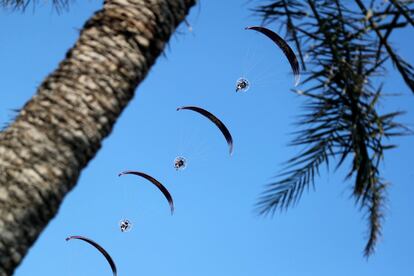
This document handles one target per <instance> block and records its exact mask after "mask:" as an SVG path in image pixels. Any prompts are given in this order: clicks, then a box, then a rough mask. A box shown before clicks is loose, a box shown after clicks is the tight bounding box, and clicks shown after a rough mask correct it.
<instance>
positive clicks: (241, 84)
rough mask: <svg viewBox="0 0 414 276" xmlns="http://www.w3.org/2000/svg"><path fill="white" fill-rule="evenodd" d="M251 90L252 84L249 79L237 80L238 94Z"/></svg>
mask: <svg viewBox="0 0 414 276" xmlns="http://www.w3.org/2000/svg"><path fill="white" fill-rule="evenodd" d="M249 88H250V83H249V81H248V80H247V79H245V78H240V79H238V80H237V82H236V92H239V91H241V92H245V91H247V90H249Z"/></svg>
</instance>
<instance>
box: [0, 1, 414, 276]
mask: <svg viewBox="0 0 414 276" xmlns="http://www.w3.org/2000/svg"><path fill="white" fill-rule="evenodd" d="M101 2H102V1H92V0H91V1H76V2H75V3H74V4H73V5H72V7H71V9H70V11H69V12H63V13H61V14H60V15H59V14H57V13H56V12H54V11H52V9H51V7H50V5H40V6H38V7H37V8H36V10H35V12H33V11H32V10H31V9H29V10H28V11H27V12H26V13H25V14H21V13H19V12H15V13H12V12H9V11H0V23H1V24H0V26H1V28H0V60H1V63H0V76H1V92H0V123H1V124H3V123H6V122H8V121H10V120H11V118H13V116H14V113H13V111H12V109H16V108H20V107H22V105H23V104H24V103H25V102H26V101H27V100H28V99H29V98H30V97H31V96H32V95H33V94H34V93H35V90H36V87H37V86H39V84H40V83H41V82H42V80H43V79H44V78H45V77H46V76H47V75H48V74H49V73H50V72H52V71H53V70H54V69H55V68H56V66H57V64H58V63H59V61H60V60H62V59H63V58H64V55H65V53H66V51H67V50H68V49H69V48H70V47H71V46H72V45H73V43H74V42H75V41H76V39H77V36H78V30H79V29H80V28H81V27H82V25H83V23H84V22H85V20H86V19H87V18H88V17H89V16H91V14H92V13H93V12H94V11H95V10H97V9H98V8H99V7H100V6H101V4H102V3H101ZM243 3H244V1H236V0H231V1H218V0H216V1H202V5H201V7H200V8H194V9H193V10H192V12H191V15H190V16H189V22H190V23H191V24H192V25H193V29H194V31H193V33H189V32H188V30H187V29H186V28H185V26H181V27H180V29H179V30H180V31H181V34H176V35H175V36H174V37H173V38H172V40H171V42H170V44H169V47H168V49H166V56H164V57H160V58H159V59H158V61H157V63H156V65H155V66H154V67H153V68H152V69H151V71H150V73H149V75H148V77H147V79H146V80H145V81H144V82H143V83H142V84H141V85H140V86H139V88H138V89H137V91H136V95H135V97H134V99H133V100H132V101H131V103H130V104H129V106H128V107H127V109H126V110H125V112H124V113H123V114H122V116H121V117H120V118H119V120H118V122H117V123H116V126H115V128H114V131H113V132H112V134H111V135H110V136H109V138H107V139H106V140H105V141H104V143H103V147H102V149H101V150H100V151H99V153H98V155H97V156H96V157H95V158H94V159H93V160H92V161H91V162H90V163H89V165H88V167H87V168H86V169H85V170H84V171H83V172H82V175H81V178H80V180H79V182H78V184H77V185H76V187H75V189H74V190H73V191H71V192H70V193H69V194H68V195H67V197H66V198H65V200H64V202H63V204H62V205H61V208H60V210H59V212H58V214H57V216H56V217H55V218H54V219H53V220H52V221H51V222H50V224H49V225H48V227H47V228H46V230H45V231H44V232H43V233H42V235H41V236H40V238H39V239H38V240H37V242H36V244H35V245H34V246H33V247H32V248H31V250H30V252H29V254H28V255H27V256H26V258H25V259H24V261H23V263H22V265H21V266H20V267H19V268H18V269H17V271H16V274H15V275H17V276H27V275H30V276H32V275H43V276H46V275H51V276H56V275H62V276H66V275H111V274H110V269H109V266H108V265H107V263H106V262H105V260H104V258H103V257H102V256H101V255H100V254H99V253H98V252H97V251H95V250H94V249H93V248H92V247H90V246H89V245H87V244H85V243H82V242H81V241H70V242H65V238H66V237H67V236H69V235H84V236H87V237H89V238H92V239H93V240H95V241H97V242H99V243H100V244H101V245H102V246H103V247H104V248H106V249H107V250H108V252H109V253H110V254H111V255H112V257H113V258H114V260H115V261H116V263H117V266H118V270H119V275H121V276H123V275H124V276H125V275H147V276H151V275H157V276H160V275H171V276H194V275H197V276H207V275H208V276H211V275H215V276H229V275H238V276H251V275H260V276H270V275H272V276H274V275H281V276H282V275H283V276H290V275H295V276H307V275H317V276H325V275H326V276H328V275H329V276H331V275H335V276H342V275H343V276H348V275H354V276H359V275H361V276H368V275H376V276H385V275H401V276H408V275H414V253H413V248H414V237H413V235H412V233H414V222H413V219H412V218H413V211H414V202H413V200H412V195H413V194H414V186H413V178H414V173H413V166H412V164H413V163H414V162H413V161H414V158H413V153H414V150H413V139H414V138H413V137H402V138H397V139H395V140H394V142H395V143H397V144H398V145H399V148H397V149H394V150H392V151H389V152H387V153H386V156H385V162H384V165H383V167H382V171H383V175H384V177H385V178H386V179H387V180H388V181H390V182H391V183H392V185H391V186H390V189H389V204H388V210H387V219H386V221H385V224H384V230H383V234H384V235H383V238H382V239H381V241H380V243H379V244H378V247H377V252H376V254H375V255H374V256H372V258H370V259H369V260H368V261H367V260H366V259H364V258H363V256H362V250H363V247H364V245H365V237H366V230H367V227H366V221H365V220H364V218H363V214H362V213H360V212H358V208H357V207H355V206H354V201H353V200H352V199H350V194H351V191H350V185H351V184H352V183H351V182H346V181H344V176H345V170H339V171H337V172H330V173H326V172H324V171H323V172H322V174H321V176H320V177H319V178H317V181H316V192H314V191H310V192H309V193H305V194H304V196H303V198H302V200H301V201H300V203H299V205H298V206H297V207H295V208H293V209H290V210H289V211H288V212H286V213H283V214H277V215H276V216H275V217H274V218H273V219H270V218H262V217H258V216H257V215H256V214H255V213H254V212H253V209H254V208H253V207H254V203H255V202H256V199H257V196H258V194H259V193H260V192H261V191H263V188H264V185H265V184H266V183H269V182H270V181H271V178H272V176H274V175H275V174H276V173H277V172H278V171H280V169H281V168H282V165H283V162H284V161H286V160H287V159H288V158H290V157H292V156H293V155H294V154H295V153H297V152H298V151H299V150H300V148H291V147H288V146H287V144H288V142H289V141H290V139H291V138H292V136H291V134H290V133H292V132H293V131H295V125H294V124H293V123H294V122H295V118H296V116H297V115H298V114H300V113H301V103H302V98H301V97H300V96H298V95H295V94H294V93H291V92H290V89H291V88H293V77H292V75H291V73H290V67H289V64H288V63H287V61H286V60H285V58H284V57H283V56H282V54H281V51H280V50H279V49H277V48H276V47H275V46H274V45H273V44H272V43H271V42H269V41H268V40H267V39H266V38H265V37H263V36H260V35H259V34H257V33H254V32H253V31H245V30H244V27H245V26H249V25H254V24H258V23H260V19H259V18H258V17H256V16H254V15H253V14H252V12H251V11H250V10H249V8H251V7H252V5H251V4H250V5H245V4H243ZM270 27H271V28H273V29H275V30H277V28H276V27H275V26H270ZM410 37H411V38H410ZM413 37H414V36H413V29H412V28H411V29H407V30H405V31H403V32H399V33H396V34H395V35H394V37H393V40H394V42H395V43H394V45H396V46H397V48H398V49H399V50H400V53H401V55H403V56H404V57H406V58H407V59H408V60H409V61H410V62H411V64H414V54H413V51H412V47H413ZM389 69H390V70H389V74H388V76H387V77H386V81H387V85H386V86H385V88H386V90H387V92H390V93H401V94H402V95H401V96H400V97H387V98H385V99H384V100H383V101H382V102H381V108H382V109H383V110H384V111H389V110H406V111H407V112H408V113H407V114H406V115H405V116H404V117H402V118H401V120H400V121H402V122H404V123H407V124H409V125H410V126H414V125H413V122H414V107H413V106H414V95H412V93H411V92H410V91H409V90H408V88H407V87H406V86H405V85H404V84H403V82H402V80H401V78H400V77H399V75H397V74H395V73H393V68H392V66H391V65H389ZM243 73H244V74H247V76H248V78H249V80H250V81H251V83H252V86H251V89H250V90H249V91H247V92H246V93H238V94H236V93H235V82H236V80H237V78H238V77H239V76H240V75H241V74H243ZM182 105H198V106H201V107H204V108H206V109H207V110H209V111H211V112H212V113H214V114H216V115H217V116H218V117H220V118H221V120H222V121H223V122H224V123H225V124H226V125H227V126H228V128H229V129H230V131H231V132H232V134H233V137H234V154H233V156H231V157H230V156H229V155H228V149H227V146H226V143H225V140H224V139H223V137H222V136H221V134H220V132H219V131H218V130H217V129H216V128H215V127H214V125H213V124H211V123H210V122H209V121H208V120H206V119H205V118H203V117H201V116H199V115H197V114H196V113H192V112H191V111H181V112H176V108H177V107H179V106H182ZM179 155H182V156H185V157H186V158H187V159H188V167H187V168H186V169H185V170H184V171H179V172H177V171H175V169H174V168H173V160H174V158H175V157H176V156H179ZM126 169H131V170H140V171H144V172H147V173H149V174H151V175H153V176H154V177H155V178H157V179H158V180H160V181H161V182H162V183H164V185H165V186H166V187H167V188H168V189H169V190H170V192H171V194H172V196H173V197H174V200H175V205H176V212H175V214H174V216H171V215H170V213H169V208H168V204H167V202H166V201H165V199H164V198H163V196H162V194H161V193H160V192H159V191H158V190H157V189H156V188H155V187H153V186H152V185H151V184H149V183H148V182H146V181H145V180H143V179H140V178H138V177H134V176H124V177H122V178H119V177H118V176H117V174H118V173H119V172H120V171H122V170H126ZM346 169H348V168H346ZM122 218H128V219H129V220H131V221H132V222H133V224H134V227H133V229H132V231H130V232H128V233H121V232H120V230H119V226H118V222H119V220H121V219H122Z"/></svg>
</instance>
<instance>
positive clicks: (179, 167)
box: [174, 156, 187, 171]
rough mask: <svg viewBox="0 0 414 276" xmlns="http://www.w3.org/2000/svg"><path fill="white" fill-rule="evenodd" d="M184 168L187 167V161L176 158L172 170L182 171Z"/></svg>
mask: <svg viewBox="0 0 414 276" xmlns="http://www.w3.org/2000/svg"><path fill="white" fill-rule="evenodd" d="M186 167H187V160H186V159H185V158H184V157H182V156H178V157H176V158H175V159H174V168H175V169H176V170H177V171H181V170H184V169H185V168H186Z"/></svg>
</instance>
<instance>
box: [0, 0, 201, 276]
mask: <svg viewBox="0 0 414 276" xmlns="http://www.w3.org/2000/svg"><path fill="white" fill-rule="evenodd" d="M194 2H195V0H106V1H104V5H103V8H102V9H101V10H100V11H98V12H96V13H95V14H94V15H93V16H92V17H91V18H90V19H89V20H88V21H87V22H86V24H85V25H84V28H83V30H82V31H81V34H80V37H79V40H78V41H77V42H76V44H75V46H74V47H73V48H72V49H71V50H69V51H68V53H67V55H66V58H65V59H64V60H63V61H62V62H61V63H60V65H59V66H58V68H57V69H56V71H54V72H53V73H52V74H51V75H49V76H48V77H47V78H46V80H45V81H44V82H43V83H42V84H41V86H40V87H39V88H38V90H37V93H36V94H35V96H33V98H32V99H31V100H30V101H29V102H27V103H26V105H25V106H24V107H23V109H22V110H21V111H20V113H19V115H18V117H17V118H16V120H15V121H14V122H13V123H12V124H11V125H10V126H9V127H8V128H6V129H5V130H4V131H2V132H1V133H0V275H1V276H3V275H11V274H12V273H13V271H14V270H15V268H16V267H17V266H18V265H19V263H20V262H21V260H22V258H23V257H24V256H25V254H26V253H27V251H28V250H29V248H30V246H31V245H32V244H33V243H34V242H35V240H36V239H37V237H38V236H39V234H40V233H41V231H42V230H43V229H44V228H45V227H46V225H47V224H48V222H49V221H50V220H51V219H52V218H53V217H54V216H55V215H56V213H57V211H58V208H59V205H60V203H61V202H62V200H63V198H64V196H65V195H66V194H67V193H68V192H69V191H70V190H71V189H72V188H73V187H74V185H75V184H76V182H77V179H78V177H79V175H80V172H81V170H82V169H83V168H84V167H85V166H86V165H87V163H88V162H89V161H90V160H91V159H92V158H93V157H94V156H95V154H96V152H97V151H98V150H99V148H100V147H101V143H102V140H103V139H104V138H105V137H106V136H108V135H109V133H110V132H111V129H112V127H113V125H114V123H115V121H116V119H117V118H118V116H119V115H120V113H121V112H122V110H123V109H124V108H125V106H126V105H127V104H128V102H129V101H130V100H131V98H132V97H133V96H134V91H135V89H136V87H137V86H138V84H139V83H140V82H141V81H142V80H143V79H144V77H145V76H146V74H147V73H148V70H149V69H150V67H151V66H152V65H153V64H154V62H155V60H156V58H157V57H158V56H159V55H160V53H161V52H162V51H163V49H164V46H165V44H166V43H167V41H168V40H169V38H170V36H171V34H172V33H173V32H174V30H175V28H176V27H177V25H178V24H179V23H180V22H181V21H182V20H184V18H185V16H186V14H187V13H188V11H189V9H190V7H191V6H192V5H194Z"/></svg>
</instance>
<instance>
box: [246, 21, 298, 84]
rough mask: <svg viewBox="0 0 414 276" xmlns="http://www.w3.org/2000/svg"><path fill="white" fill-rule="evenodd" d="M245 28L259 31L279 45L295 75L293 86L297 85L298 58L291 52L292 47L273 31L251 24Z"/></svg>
mask: <svg viewBox="0 0 414 276" xmlns="http://www.w3.org/2000/svg"><path fill="white" fill-rule="evenodd" d="M245 29H246V30H255V31H257V32H260V33H262V34H264V35H265V36H267V37H268V38H270V39H271V40H272V41H273V42H274V43H276V45H277V46H279V48H280V49H282V51H283V53H284V54H285V56H286V58H287V59H288V61H289V63H290V66H291V67H292V71H293V74H294V75H295V86H297V85H298V83H299V80H300V69H299V62H298V59H297V57H296V55H295V53H294V52H293V50H292V48H290V46H289V45H288V44H287V43H286V41H285V40H283V38H281V37H280V36H279V35H278V34H276V33H275V32H273V31H271V30H269V29H267V28H264V27H259V26H252V27H246V28H245Z"/></svg>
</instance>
